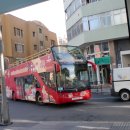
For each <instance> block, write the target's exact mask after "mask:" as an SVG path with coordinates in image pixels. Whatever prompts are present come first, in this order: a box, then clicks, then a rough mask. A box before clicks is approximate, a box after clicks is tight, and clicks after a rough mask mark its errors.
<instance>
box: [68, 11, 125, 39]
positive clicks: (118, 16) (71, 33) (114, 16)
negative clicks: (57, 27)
mask: <svg viewBox="0 0 130 130" xmlns="http://www.w3.org/2000/svg"><path fill="white" fill-rule="evenodd" d="M124 23H127V17H126V10H125V9H120V10H114V11H110V12H105V13H102V14H97V15H93V16H89V17H83V18H82V19H80V20H79V21H78V22H77V23H75V24H74V25H73V26H72V27H70V28H69V29H68V30H67V37H68V41H70V40H71V39H73V38H74V37H76V36H77V35H79V34H81V33H82V32H83V31H91V30H96V29H101V28H104V27H108V26H114V25H118V24H124Z"/></svg>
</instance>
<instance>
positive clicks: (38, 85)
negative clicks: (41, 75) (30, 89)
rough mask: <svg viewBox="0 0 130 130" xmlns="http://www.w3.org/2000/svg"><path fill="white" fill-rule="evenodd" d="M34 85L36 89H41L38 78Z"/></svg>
mask: <svg viewBox="0 0 130 130" xmlns="http://www.w3.org/2000/svg"><path fill="white" fill-rule="evenodd" d="M34 85H35V87H36V88H40V84H39V82H38V81H37V78H35V80H34Z"/></svg>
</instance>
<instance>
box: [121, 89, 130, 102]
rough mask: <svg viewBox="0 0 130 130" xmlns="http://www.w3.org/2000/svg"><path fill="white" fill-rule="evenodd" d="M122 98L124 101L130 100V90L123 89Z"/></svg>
mask: <svg viewBox="0 0 130 130" xmlns="http://www.w3.org/2000/svg"><path fill="white" fill-rule="evenodd" d="M120 98H121V100H122V101H128V100H130V93H129V91H121V92H120Z"/></svg>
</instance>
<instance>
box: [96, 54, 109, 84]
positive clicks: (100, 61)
mask: <svg viewBox="0 0 130 130" xmlns="http://www.w3.org/2000/svg"><path fill="white" fill-rule="evenodd" d="M94 62H95V64H96V65H97V81H98V83H102V84H105V83H110V69H111V66H110V64H111V58H110V56H105V57H101V58H94Z"/></svg>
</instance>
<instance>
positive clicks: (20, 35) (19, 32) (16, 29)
mask: <svg viewBox="0 0 130 130" xmlns="http://www.w3.org/2000/svg"><path fill="white" fill-rule="evenodd" d="M14 36H19V37H23V30H22V29H19V28H16V27H14Z"/></svg>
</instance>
